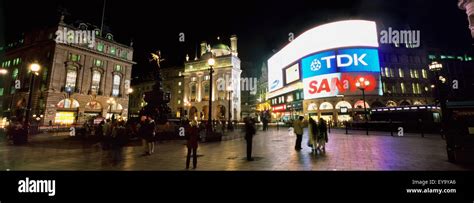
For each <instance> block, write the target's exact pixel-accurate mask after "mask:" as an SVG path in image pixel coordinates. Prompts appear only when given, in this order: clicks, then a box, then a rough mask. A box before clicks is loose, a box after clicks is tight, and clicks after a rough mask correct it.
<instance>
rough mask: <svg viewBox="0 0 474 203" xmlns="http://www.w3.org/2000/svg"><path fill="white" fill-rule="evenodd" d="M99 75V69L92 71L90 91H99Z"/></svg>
mask: <svg viewBox="0 0 474 203" xmlns="http://www.w3.org/2000/svg"><path fill="white" fill-rule="evenodd" d="M100 77H101V74H100V72H99V71H97V70H94V71H93V72H92V85H91V91H93V92H96V93H97V92H99V89H100Z"/></svg>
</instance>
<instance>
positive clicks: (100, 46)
mask: <svg viewBox="0 0 474 203" xmlns="http://www.w3.org/2000/svg"><path fill="white" fill-rule="evenodd" d="M97 51H100V52H104V44H103V43H101V42H99V43H98V44H97Z"/></svg>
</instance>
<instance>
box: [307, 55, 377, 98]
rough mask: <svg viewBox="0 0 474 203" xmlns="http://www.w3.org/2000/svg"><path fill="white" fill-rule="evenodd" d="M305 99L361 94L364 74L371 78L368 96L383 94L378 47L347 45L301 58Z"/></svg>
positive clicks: (365, 76)
mask: <svg viewBox="0 0 474 203" xmlns="http://www.w3.org/2000/svg"><path fill="white" fill-rule="evenodd" d="M301 64H302V72H303V89H304V98H305V99H314V98H322V97H333V96H336V95H339V94H341V95H358V94H360V92H359V90H358V89H357V87H356V86H355V83H356V82H357V80H358V79H359V78H361V77H363V78H365V79H367V80H369V82H370V85H369V86H368V87H367V88H366V90H365V92H366V94H367V95H381V94H382V88H381V85H380V83H381V82H380V63H379V55H378V50H377V49H375V48H346V49H338V50H330V51H324V52H321V53H316V54H313V55H310V56H308V57H305V58H303V59H302V60H301Z"/></svg>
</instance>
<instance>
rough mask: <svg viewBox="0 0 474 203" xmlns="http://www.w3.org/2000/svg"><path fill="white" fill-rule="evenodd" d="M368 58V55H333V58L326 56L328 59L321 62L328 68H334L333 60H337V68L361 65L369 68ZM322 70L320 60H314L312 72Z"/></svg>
mask: <svg viewBox="0 0 474 203" xmlns="http://www.w3.org/2000/svg"><path fill="white" fill-rule="evenodd" d="M366 56H367V54H365V53H364V54H361V55H359V54H353V55H349V54H341V55H337V56H335V55H332V56H326V57H321V60H322V61H323V63H325V64H326V68H332V67H331V62H332V60H336V64H337V67H341V68H344V67H349V66H352V65H354V66H358V65H359V64H361V65H364V66H367V65H368V64H367V62H365V61H364V58H365V57H366ZM319 69H321V62H320V61H319V60H318V59H314V60H313V61H312V62H311V70H312V71H317V70H319Z"/></svg>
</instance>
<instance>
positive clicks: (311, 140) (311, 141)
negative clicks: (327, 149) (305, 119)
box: [308, 117, 318, 153]
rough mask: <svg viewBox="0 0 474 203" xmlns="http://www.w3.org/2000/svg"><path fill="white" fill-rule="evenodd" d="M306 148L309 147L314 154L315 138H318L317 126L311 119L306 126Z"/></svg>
mask: <svg viewBox="0 0 474 203" xmlns="http://www.w3.org/2000/svg"><path fill="white" fill-rule="evenodd" d="M308 134H309V136H308V146H309V147H311V151H312V152H313V153H314V152H316V145H317V144H318V143H317V137H318V124H316V121H314V119H313V118H311V117H310V118H309V125H308Z"/></svg>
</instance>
